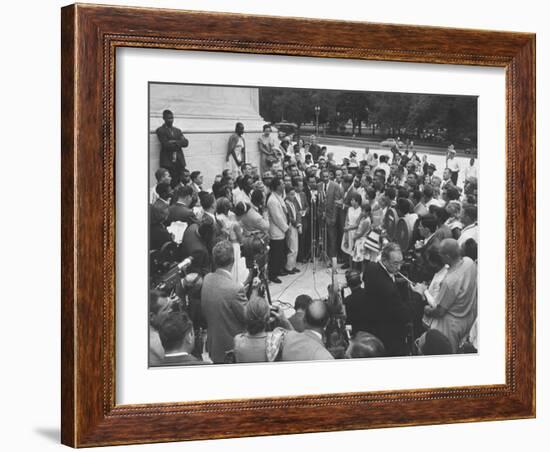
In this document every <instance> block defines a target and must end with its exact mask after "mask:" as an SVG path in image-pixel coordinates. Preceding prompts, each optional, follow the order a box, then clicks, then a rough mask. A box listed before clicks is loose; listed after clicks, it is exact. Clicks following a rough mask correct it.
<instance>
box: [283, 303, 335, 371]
mask: <svg viewBox="0 0 550 452" xmlns="http://www.w3.org/2000/svg"><path fill="white" fill-rule="evenodd" d="M328 320H329V312H328V308H327V305H326V304H325V303H324V302H323V301H320V300H317V301H313V302H312V303H311V304H310V305H309V306H308V307H307V308H306V313H305V314H304V328H305V329H304V332H303V333H298V332H296V331H288V332H287V333H286V335H285V339H284V343H283V352H282V355H281V360H282V361H311V360H326V359H334V357H333V356H332V355H331V354H330V352H329V351H328V350H327V349H326V348H325V345H324V344H323V334H324V332H325V328H326V326H327V323H328Z"/></svg>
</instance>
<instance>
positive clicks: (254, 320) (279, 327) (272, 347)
mask: <svg viewBox="0 0 550 452" xmlns="http://www.w3.org/2000/svg"><path fill="white" fill-rule="evenodd" d="M244 313H245V319H246V331H245V332H243V333H240V334H237V335H236V336H235V346H234V349H233V351H234V354H235V362H237V363H257V362H268V361H278V360H280V351H281V345H282V343H283V341H284V336H285V334H286V331H287V330H292V329H293V328H292V325H291V324H290V322H289V321H288V320H287V319H286V317H285V315H284V313H283V311H281V310H278V309H274V308H272V307H270V305H269V303H268V302H267V301H266V300H265V298H261V297H253V298H251V299H250V301H249V302H248V304H247V305H246V307H245V309H244ZM273 327H274V328H273ZM271 328H272V329H273V330H272V331H268V330H269V329H271Z"/></svg>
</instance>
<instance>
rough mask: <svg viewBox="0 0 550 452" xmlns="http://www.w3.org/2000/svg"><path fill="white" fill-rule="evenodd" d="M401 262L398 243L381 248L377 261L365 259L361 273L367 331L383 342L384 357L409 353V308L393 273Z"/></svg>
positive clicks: (410, 312) (410, 313) (396, 271)
mask: <svg viewBox="0 0 550 452" xmlns="http://www.w3.org/2000/svg"><path fill="white" fill-rule="evenodd" d="M402 264H403V253H402V251H401V247H400V246H399V245H398V244H397V243H391V242H390V243H388V244H387V245H385V246H384V248H382V252H381V255H380V261H379V262H368V263H367V266H366V268H365V271H364V273H363V281H364V283H365V303H366V304H367V309H366V312H368V316H367V319H366V329H367V330H368V331H367V332H369V333H371V334H373V335H375V336H376V337H378V338H379V339H380V340H381V341H382V342H383V344H384V347H385V349H386V355H387V356H403V355H407V354H408V351H409V350H408V348H407V343H406V337H407V332H408V326H409V323H410V322H411V321H412V311H411V309H410V307H409V306H408V305H407V304H406V303H405V301H404V300H403V299H402V297H401V292H400V291H399V289H398V287H397V284H396V282H395V278H396V275H397V274H398V273H399V270H400V269H401V265H402Z"/></svg>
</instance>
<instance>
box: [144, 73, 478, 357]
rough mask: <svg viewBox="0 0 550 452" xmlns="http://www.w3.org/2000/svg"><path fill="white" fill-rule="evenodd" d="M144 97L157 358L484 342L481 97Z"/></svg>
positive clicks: (162, 91)
mask: <svg viewBox="0 0 550 452" xmlns="http://www.w3.org/2000/svg"><path fill="white" fill-rule="evenodd" d="M148 92H149V99H148V112H149V117H148V130H147V139H148V149H149V155H148V158H149V162H148V170H149V171H148V174H147V175H146V179H147V186H145V182H144V186H143V198H141V197H140V198H139V199H142V202H143V203H145V202H147V203H148V205H149V207H148V208H149V231H148V234H149V238H148V250H143V252H144V253H145V252H147V253H148V262H149V275H148V278H149V280H148V290H149V294H148V303H149V305H148V319H147V322H148V324H149V341H148V365H149V367H170V366H187V365H207V364H239V363H262V362H278V361H311V360H322V361H327V360H333V359H361V358H362V359H365V358H392V357H411V359H412V358H413V357H416V356H420V355H455V354H472V353H478V352H479V345H478V342H477V331H478V328H479V321H478V258H477V249H478V244H479V243H478V242H479V224H478V182H479V179H478V97H477V96H471V95H446V94H437V93H433V94H424V93H423V94H419V93H401V92H399V93H397V92H376V91H368V90H365V91H347V90H329V89H305V88H290V87H289V88H281V87H265V86H224V85H200V84H185V83H177V82H174V83H166V82H149V86H148ZM145 192H146V194H145ZM145 198H146V199H145Z"/></svg>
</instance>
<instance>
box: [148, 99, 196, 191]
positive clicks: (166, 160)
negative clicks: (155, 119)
mask: <svg viewBox="0 0 550 452" xmlns="http://www.w3.org/2000/svg"><path fill="white" fill-rule="evenodd" d="M162 119H163V120H164V124H163V125H162V126H160V127H159V128H158V129H157V130H156V134H157V137H158V139H159V141H160V162H159V163H160V164H159V166H160V167H162V168H166V169H167V170H168V171H169V172H170V176H171V177H172V186H173V187H175V186H176V185H177V184H178V183H179V181H180V178H181V173H182V172H183V170H184V169H185V157H184V156H183V151H182V148H186V147H187V146H189V141H188V140H187V138H185V137H184V136H183V133H182V131H181V130H180V129H178V128H177V127H174V113H172V112H171V111H170V110H164V111H163V112H162Z"/></svg>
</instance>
